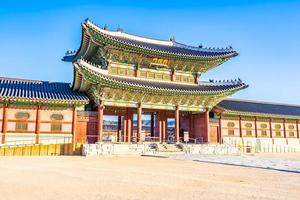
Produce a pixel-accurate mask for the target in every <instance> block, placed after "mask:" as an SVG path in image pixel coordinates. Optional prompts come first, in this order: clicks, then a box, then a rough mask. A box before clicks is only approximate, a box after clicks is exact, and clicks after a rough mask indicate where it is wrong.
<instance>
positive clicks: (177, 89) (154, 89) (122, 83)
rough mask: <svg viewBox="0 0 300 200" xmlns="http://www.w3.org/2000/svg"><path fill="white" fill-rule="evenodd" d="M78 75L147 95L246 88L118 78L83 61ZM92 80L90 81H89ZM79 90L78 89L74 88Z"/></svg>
mask: <svg viewBox="0 0 300 200" xmlns="http://www.w3.org/2000/svg"><path fill="white" fill-rule="evenodd" d="M76 64H77V68H78V70H79V71H80V73H82V74H84V75H86V76H85V78H86V79H87V80H89V79H90V81H91V82H94V83H97V84H100V85H103V86H105V87H116V88H119V89H132V90H134V91H139V90H140V91H142V92H148V93H154V94H157V93H163V94H168V95H217V94H222V93H225V92H234V91H237V90H240V89H244V88H246V87H248V86H247V85H246V84H244V83H243V82H242V81H240V80H237V81H228V82H217V83H214V82H200V83H199V84H182V83H176V82H167V81H158V80H149V79H143V78H135V77H120V76H116V75H109V74H108V73H107V70H103V69H100V68H98V67H97V66H93V65H91V64H89V63H87V62H85V61H83V60H78V61H77V63H76ZM91 79H92V80H91ZM74 89H79V88H74Z"/></svg>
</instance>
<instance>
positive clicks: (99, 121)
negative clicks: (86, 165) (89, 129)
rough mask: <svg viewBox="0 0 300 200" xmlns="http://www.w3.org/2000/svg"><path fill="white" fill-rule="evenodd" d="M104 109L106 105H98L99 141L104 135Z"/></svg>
mask: <svg viewBox="0 0 300 200" xmlns="http://www.w3.org/2000/svg"><path fill="white" fill-rule="evenodd" d="M103 110H104V105H103V104H100V105H98V130H97V133H98V134H97V135H98V138H97V141H98V142H101V141H102V136H103Z"/></svg>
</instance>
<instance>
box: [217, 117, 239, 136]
mask: <svg viewBox="0 0 300 200" xmlns="http://www.w3.org/2000/svg"><path fill="white" fill-rule="evenodd" d="M228 122H233V123H234V125H235V126H234V136H240V126H239V120H227V119H221V126H222V136H228V127H227V124H228Z"/></svg>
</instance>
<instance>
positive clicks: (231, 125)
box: [227, 122, 235, 128]
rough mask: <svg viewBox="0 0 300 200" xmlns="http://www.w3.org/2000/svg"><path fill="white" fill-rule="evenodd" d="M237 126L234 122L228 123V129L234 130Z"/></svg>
mask: <svg viewBox="0 0 300 200" xmlns="http://www.w3.org/2000/svg"><path fill="white" fill-rule="evenodd" d="M234 126H235V124H234V122H228V123H227V127H229V128H233V127H234Z"/></svg>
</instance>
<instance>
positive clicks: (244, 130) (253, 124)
mask: <svg viewBox="0 0 300 200" xmlns="http://www.w3.org/2000/svg"><path fill="white" fill-rule="evenodd" d="M248 123H250V124H251V125H252V126H251V128H246V126H245V124H248ZM241 125H242V135H243V136H245V137H247V134H246V131H247V130H251V132H252V134H251V135H252V136H255V122H254V121H248V120H242V121H241Z"/></svg>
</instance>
